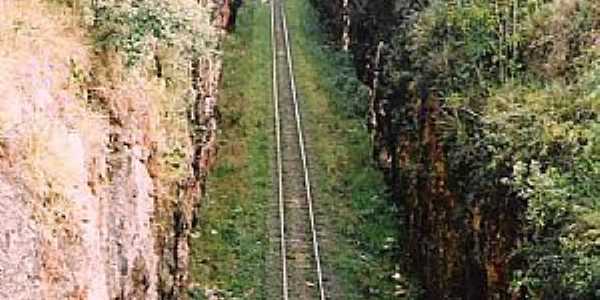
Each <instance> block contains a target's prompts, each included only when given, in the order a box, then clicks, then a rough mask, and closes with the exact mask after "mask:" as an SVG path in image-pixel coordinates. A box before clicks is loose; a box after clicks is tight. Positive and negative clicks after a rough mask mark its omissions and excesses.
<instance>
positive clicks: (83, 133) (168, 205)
mask: <svg viewBox="0 0 600 300" xmlns="http://www.w3.org/2000/svg"><path fill="white" fill-rule="evenodd" d="M196 5H198V4H196ZM202 5H204V7H209V8H210V9H211V10H212V11H213V12H215V13H216V12H217V11H218V10H219V5H221V3H218V2H207V3H203V4H202ZM76 8H77V7H75V8H66V7H61V6H58V5H56V4H48V3H46V2H42V1H0V15H2V16H3V17H2V18H1V20H0V65H1V66H2V67H1V68H0V218H1V219H2V220H3V226H2V228H0V299H15V300H17V299H185V298H186V289H187V278H188V276H187V272H188V252H189V249H188V247H189V243H188V240H189V235H190V232H191V228H192V225H193V223H194V221H195V216H196V213H197V209H198V207H199V205H200V202H201V198H202V195H203V191H204V181H205V179H206V176H207V174H208V171H209V168H210V165H211V164H212V161H213V160H214V157H215V135H216V113H215V107H216V104H217V98H218V97H217V96H218V91H217V85H218V82H219V80H220V72H221V67H220V56H219V54H218V52H217V51H216V50H217V48H218V47H219V43H215V44H214V45H212V46H211V47H215V49H214V50H215V51H209V52H207V54H203V55H201V56H200V57H199V58H197V59H195V60H194V61H191V62H190V63H189V66H190V68H189V71H188V72H187V74H188V76H187V77H188V78H187V80H185V81H184V82H183V83H181V84H180V85H179V86H180V87H183V88H182V89H180V90H178V91H176V92H173V91H171V90H169V89H170V88H169V83H166V79H165V78H161V75H160V74H161V73H162V72H161V71H156V70H155V71H156V72H148V71H147V70H146V69H143V68H140V69H138V70H137V71H126V70H125V69H124V68H125V67H124V66H123V65H124V64H123V63H122V61H121V60H120V58H119V57H118V55H116V54H114V53H111V52H110V51H109V52H105V53H101V52H98V51H96V50H94V49H91V47H90V46H89V45H90V44H91V43H90V42H89V37H90V36H89V34H87V33H86V29H85V26H82V25H80V24H82V23H80V22H78V20H77V19H71V18H70V17H69V16H73V15H75V13H74V10H75V9H76ZM198 21H199V22H203V23H206V24H210V22H211V20H209V19H206V20H198ZM209 27H210V28H207V31H210V32H212V33H211V34H213V35H216V36H219V35H221V33H220V30H218V29H217V25H215V26H209ZM217 39H218V38H217ZM165 68H168V66H165ZM172 68H174V67H172ZM165 72H166V71H165ZM183 74H186V71H185V70H184V71H183ZM186 86H187V88H185V87H186ZM174 93H180V94H182V95H185V97H181V99H183V100H181V101H179V102H177V101H176V100H175V98H173V97H174ZM174 103H177V105H179V104H180V105H179V106H175V104H174Z"/></svg>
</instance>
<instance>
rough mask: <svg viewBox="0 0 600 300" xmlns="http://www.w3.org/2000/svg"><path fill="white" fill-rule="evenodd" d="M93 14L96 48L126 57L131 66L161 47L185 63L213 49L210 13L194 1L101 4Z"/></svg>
mask: <svg viewBox="0 0 600 300" xmlns="http://www.w3.org/2000/svg"><path fill="white" fill-rule="evenodd" d="M92 10H93V27H95V40H96V44H97V46H99V47H103V48H105V49H106V48H108V49H114V50H116V51H117V52H120V53H123V54H124V56H125V60H126V62H127V64H128V65H130V66H132V65H135V64H137V63H138V62H139V61H140V60H142V59H143V58H144V57H145V56H147V55H149V54H150V53H151V52H152V51H155V50H157V49H158V48H159V47H171V48H176V49H177V52H178V53H177V55H178V56H179V57H181V58H182V59H189V58H191V57H195V56H198V55H200V54H203V53H204V52H206V51H208V49H213V48H214V45H211V43H214V42H215V37H214V36H211V35H212V31H211V26H210V24H209V23H208V22H209V20H210V18H209V17H208V13H209V12H208V10H207V9H206V8H204V7H201V6H199V5H196V4H194V2H192V1H183V0H182V1H160V0H144V1H139V0H138V1H116V2H113V1H100V2H98V3H96V4H94V5H93V6H92Z"/></svg>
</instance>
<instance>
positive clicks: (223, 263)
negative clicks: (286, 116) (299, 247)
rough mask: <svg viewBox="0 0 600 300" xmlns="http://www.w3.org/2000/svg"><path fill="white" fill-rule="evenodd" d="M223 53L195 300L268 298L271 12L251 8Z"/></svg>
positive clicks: (196, 253)
mask: <svg viewBox="0 0 600 300" xmlns="http://www.w3.org/2000/svg"><path fill="white" fill-rule="evenodd" d="M238 22H239V23H238V25H237V30H236V32H235V33H233V34H232V36H230V37H229V38H228V40H227V41H226V43H225V51H224V53H225V54H224V74H223V81H222V82H223V84H222V87H221V98H220V105H219V109H220V112H221V115H222V120H221V124H220V126H221V130H222V132H221V133H220V136H219V160H218V163H217V166H216V168H215V170H214V172H213V173H212V174H211V176H210V178H209V181H208V191H207V199H205V200H204V203H203V208H202V210H201V217H200V219H201V222H200V224H199V226H198V228H197V231H196V233H195V235H194V237H193V239H192V264H191V268H192V270H191V271H192V281H193V283H194V288H193V290H192V291H191V293H192V296H193V298H195V299H203V297H204V294H205V292H206V290H216V291H217V292H218V293H219V294H221V295H222V296H224V297H225V298H226V299H235V298H237V299H264V298H265V296H264V294H263V291H264V290H265V282H264V278H265V255H266V245H267V231H266V230H267V229H266V224H265V220H266V219H267V212H268V209H267V205H268V202H269V201H270V199H272V198H271V197H272V190H271V184H272V177H271V161H272V153H271V148H270V147H271V144H272V127H273V124H272V121H271V120H272V107H271V67H270V66H271V50H270V14H269V6H268V5H266V4H260V2H259V1H256V2H246V4H245V5H244V6H243V7H242V8H241V10H240V11H239V17H238Z"/></svg>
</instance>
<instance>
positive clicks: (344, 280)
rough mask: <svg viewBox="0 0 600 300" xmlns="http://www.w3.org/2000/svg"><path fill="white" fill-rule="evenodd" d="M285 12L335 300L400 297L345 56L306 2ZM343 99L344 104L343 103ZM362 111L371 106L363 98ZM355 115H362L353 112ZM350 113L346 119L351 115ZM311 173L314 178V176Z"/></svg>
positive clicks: (391, 224) (391, 215)
mask: <svg viewBox="0 0 600 300" xmlns="http://www.w3.org/2000/svg"><path fill="white" fill-rule="evenodd" d="M286 5H287V6H286V11H287V16H288V26H289V30H290V35H291V40H292V47H293V48H292V52H293V59H294V68H295V74H296V81H297V85H298V90H299V96H300V99H299V100H300V102H301V103H303V104H302V105H303V108H302V109H303V115H304V126H305V130H306V131H307V139H308V140H309V155H310V154H311V153H312V154H313V155H312V157H311V160H312V165H313V170H312V172H313V173H314V175H316V180H315V182H316V188H317V194H316V196H315V197H316V200H315V201H317V205H318V206H319V209H320V210H321V213H324V214H327V216H328V221H326V222H325V224H324V226H325V227H324V228H322V230H325V233H326V234H327V236H328V237H327V238H326V239H324V240H322V241H321V243H322V251H323V260H324V263H325V264H326V265H327V264H329V265H331V266H333V268H334V270H335V274H336V277H337V279H336V280H337V282H338V285H339V287H340V289H341V292H342V296H341V297H339V298H340V299H398V298H400V297H399V296H397V295H394V293H395V292H396V291H398V289H399V288H397V287H396V286H397V285H400V286H402V289H404V288H408V287H407V285H409V284H408V282H406V281H404V280H401V281H402V282H398V281H396V280H394V279H392V275H393V274H394V273H396V272H398V271H400V269H401V267H400V266H399V265H398V263H397V262H398V257H400V253H401V250H400V240H401V232H400V230H399V228H400V223H399V222H398V220H399V217H398V215H399V214H398V211H397V209H396V208H395V206H394V205H393V204H392V203H390V202H389V201H388V200H387V199H389V197H388V196H387V195H386V194H385V191H384V188H385V186H386V185H385V183H384V181H383V177H382V174H381V172H380V171H379V170H377V169H376V168H375V167H374V166H373V163H372V159H371V155H370V154H371V145H370V144H369V135H368V132H367V129H366V127H365V118H364V117H362V116H360V115H358V116H357V115H355V116H354V117H349V114H348V110H347V109H346V108H345V107H344V106H345V105H348V106H350V105H356V101H357V100H356V99H349V98H348V95H349V94H351V92H349V91H356V90H359V89H358V88H357V87H356V86H351V85H352V84H357V83H358V80H356V78H355V77H354V76H355V75H354V72H353V70H352V68H348V66H349V65H350V64H349V62H348V58H347V57H345V58H344V57H342V56H341V55H340V54H339V53H336V52H335V51H334V50H332V49H328V48H325V47H324V46H323V45H324V38H323V34H322V32H321V31H320V29H319V27H318V24H316V23H317V21H316V20H318V17H317V14H316V12H315V11H314V9H313V8H312V7H311V6H310V4H309V3H308V1H307V0H287V1H286ZM344 101H348V102H347V104H346V102H344ZM362 101H363V102H362V103H363V104H362V105H364V106H365V107H366V106H367V105H368V104H367V100H366V98H364V99H362ZM358 111H360V109H359V110H358ZM350 115H351V114H350ZM314 175H313V176H314Z"/></svg>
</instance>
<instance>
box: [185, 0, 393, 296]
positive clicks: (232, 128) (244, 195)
mask: <svg viewBox="0 0 600 300" xmlns="http://www.w3.org/2000/svg"><path fill="white" fill-rule="evenodd" d="M286 3H287V11H288V18H289V19H288V22H289V27H290V31H291V37H292V42H293V50H292V51H293V55H294V62H295V71H296V79H297V84H298V88H299V95H300V101H301V103H302V104H301V105H303V107H302V109H303V115H304V125H305V127H306V128H305V130H306V133H307V138H308V151H309V155H310V154H313V155H312V156H311V166H312V171H311V172H312V174H313V177H314V178H313V181H314V183H315V188H316V190H315V191H316V195H315V201H316V202H317V203H316V205H317V208H318V211H319V214H320V216H318V218H319V220H318V221H317V222H318V223H319V224H320V225H321V226H320V229H321V230H322V232H323V233H324V235H325V236H326V238H324V239H322V241H321V250H322V254H323V260H324V263H325V265H326V266H327V267H329V268H333V269H334V270H335V282H336V284H335V285H336V286H337V287H338V288H339V290H338V291H337V292H338V293H340V294H339V295H337V297H336V298H337V299H344V300H345V299H392V298H398V297H394V296H393V294H394V292H396V291H397V288H396V286H397V285H398V284H400V285H402V284H401V283H399V282H396V281H395V280H393V279H392V278H391V277H392V274H394V273H395V272H397V271H398V268H399V266H398V264H397V263H396V261H397V257H398V253H399V252H400V251H399V243H400V242H399V240H400V232H399V230H398V228H399V224H398V222H397V219H398V217H397V216H398V212H397V210H396V209H395V207H394V206H393V205H392V204H391V203H389V202H388V201H387V199H388V197H387V195H386V194H385V192H384V188H385V183H384V182H383V178H382V175H381V172H380V171H378V170H377V169H375V168H374V167H373V166H372V163H371V158H370V153H371V146H370V145H369V143H368V141H369V136H368V132H367V130H366V128H365V127H364V120H363V119H362V118H360V117H354V118H352V117H349V114H348V110H346V109H345V107H344V102H343V101H344V100H345V99H347V98H346V97H347V96H348V94H349V93H350V92H349V91H348V90H343V89H340V87H346V88H349V89H350V90H352V89H355V88H356V87H352V86H351V85H352V84H355V83H356V82H357V80H356V78H353V77H352V76H353V75H352V74H353V72H352V70H351V68H349V67H348V66H349V64H348V61H345V64H344V66H345V67H343V70H341V69H342V68H340V66H341V64H340V61H341V59H340V56H339V55H338V54H335V53H334V52H332V51H329V50H325V49H324V48H323V47H322V41H323V40H322V39H321V34H320V32H319V31H318V29H316V28H317V24H316V20H317V18H316V15H315V14H314V12H313V11H312V9H311V8H310V6H309V5H308V3H307V2H306V0H287V2H286ZM239 13H240V15H239V18H238V20H239V24H238V26H237V31H236V32H235V33H234V34H233V35H232V36H230V37H229V38H228V40H227V41H226V43H225V48H224V52H225V54H224V76H223V84H222V89H221V99H220V112H221V114H222V121H221V124H220V128H221V130H222V132H221V133H220V136H219V141H220V142H219V144H220V150H219V154H218V163H217V166H216V168H215V170H214V171H213V172H212V173H211V175H210V177H209V182H208V195H207V198H206V199H205V200H204V202H203V207H202V209H201V217H200V218H201V222H200V224H199V226H198V228H197V231H196V233H195V236H194V238H193V240H192V282H193V288H192V290H191V293H192V296H193V297H194V298H196V299H203V296H202V295H201V294H204V292H203V291H204V290H206V289H217V290H219V291H220V292H221V293H222V294H223V296H224V297H225V298H226V299H236V298H237V299H266V298H267V295H266V294H265V293H266V290H267V289H268V287H267V285H268V283H267V282H266V281H265V278H268V277H267V274H266V271H265V270H268V267H266V266H265V259H266V257H265V256H266V253H267V251H268V250H267V249H268V246H269V245H268V238H267V234H268V231H267V228H266V226H267V225H266V223H265V221H266V220H267V219H268V216H267V213H268V212H269V209H268V207H267V206H268V201H271V200H272V199H273V198H272V196H273V191H272V189H271V187H272V174H271V162H272V159H273V153H272V150H271V149H272V148H271V147H272V146H271V145H272V144H271V143H272V136H273V131H272V130H273V129H272V127H273V124H272V106H271V105H272V104H271V72H270V71H271V61H270V59H271V50H270V38H269V37H270V27H269V25H270V15H269V7H268V4H257V3H256V2H246V3H245V4H244V6H243V8H242V9H241V11H240V12H239ZM340 74H342V76H340ZM340 83H341V84H340ZM348 83H350V84H348ZM352 101H353V104H352V105H356V101H357V99H352ZM364 105H367V104H366V102H365V103H364ZM324 215H327V216H328V217H327V220H325V218H324V217H323V216H324Z"/></svg>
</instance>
